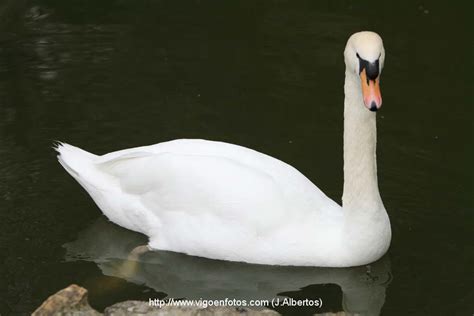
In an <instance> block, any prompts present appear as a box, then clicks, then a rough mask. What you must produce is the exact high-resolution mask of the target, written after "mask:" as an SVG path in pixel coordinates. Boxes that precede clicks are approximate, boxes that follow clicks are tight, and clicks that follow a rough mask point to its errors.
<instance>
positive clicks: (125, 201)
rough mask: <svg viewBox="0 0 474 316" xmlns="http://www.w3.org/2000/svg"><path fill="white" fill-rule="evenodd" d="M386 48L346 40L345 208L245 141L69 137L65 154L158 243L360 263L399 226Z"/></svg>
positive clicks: (379, 251)
mask: <svg viewBox="0 0 474 316" xmlns="http://www.w3.org/2000/svg"><path fill="white" fill-rule="evenodd" d="M384 59H385V50H384V47H383V42H382V39H381V37H380V36H379V35H378V34H376V33H374V32H368V31H364V32H358V33H355V34H353V35H352V36H351V37H350V38H349V39H348V41H347V44H346V47H345V50H344V60H345V64H346V70H345V84H344V93H345V99H344V187H343V196H342V207H341V206H340V205H339V204H337V203H336V202H334V201H333V200H331V199H330V198H328V197H327V196H326V195H325V194H324V193H323V192H322V191H321V190H320V189H319V188H318V187H317V186H315V185H314V184H313V183H312V182H311V181H310V180H308V179H307V178H306V177H305V176H304V175H303V174H301V173H300V172H299V171H298V170H297V169H295V168H294V167H292V166H290V165H288V164H286V163H284V162H282V161H280V160H278V159H276V158H273V157H270V156H268V155H265V154H263V153H260V152H257V151H254V150H252V149H249V148H245V147H242V146H238V145H233V144H228V143H224V142H216V141H207V140H200V139H179V140H173V141H168V142H163V143H158V144H155V145H151V146H144V147H136V148H131V149H125V150H120V151H116V152H112V153H108V154H105V155H102V156H98V155H94V154H91V153H89V152H87V151H84V150H82V149H80V148H77V147H74V146H72V145H69V144H66V143H61V142H60V143H58V144H57V145H56V147H55V149H56V151H57V152H58V160H59V163H60V164H61V165H62V166H63V167H64V168H65V169H66V171H67V172H68V173H69V174H70V175H71V176H72V177H73V178H74V179H75V180H76V181H77V182H79V184H80V185H81V186H82V187H83V188H84V189H85V190H86V191H87V192H88V193H89V195H90V196H91V197H92V199H93V200H94V202H95V203H96V204H97V206H98V207H99V208H100V209H101V210H102V212H103V213H104V214H105V216H106V217H107V218H108V219H109V220H110V221H112V222H114V223H115V224H117V225H120V226H122V227H125V228H127V229H129V230H133V231H136V232H140V233H142V234H145V235H146V236H148V245H147V247H148V249H151V250H167V251H173V252H181V253H185V254H188V255H193V256H200V257H206V258H210V259H220V260H228V261H241V262H247V263H255V264H268V265H293V266H320V267H351V266H359V265H364V264H368V263H370V262H374V261H376V260H378V259H379V258H380V257H382V256H383V255H384V254H385V253H386V251H387V250H388V247H389V245H390V240H391V228H390V220H389V217H388V214H387V212H386V210H385V207H384V205H383V202H382V199H381V197H380V193H379V189H378V183H377V167H376V113H375V112H376V111H377V110H378V109H379V108H380V106H381V104H382V98H381V94H380V88H379V82H380V74H381V71H382V68H383V65H384Z"/></svg>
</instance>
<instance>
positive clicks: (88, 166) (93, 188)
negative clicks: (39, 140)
mask: <svg viewBox="0 0 474 316" xmlns="http://www.w3.org/2000/svg"><path fill="white" fill-rule="evenodd" d="M53 148H54V150H56V151H57V152H58V156H57V157H58V161H59V163H60V164H61V166H63V168H64V169H65V170H66V171H67V172H68V173H69V174H70V175H71V176H72V177H73V178H74V179H75V180H76V181H77V182H79V184H80V185H81V186H82V187H83V188H84V189H86V191H87V192H88V193H89V194H90V195H91V196H92V198H95V197H96V195H97V192H98V191H100V188H105V187H106V182H105V180H106V179H104V175H103V174H102V173H101V172H100V171H99V170H98V169H97V168H96V165H95V161H96V160H97V158H98V157H99V156H97V155H94V154H91V153H89V152H87V151H85V150H83V149H80V148H78V147H75V146H72V145H69V144H66V143H62V142H57V143H56V144H55V145H54V147H53Z"/></svg>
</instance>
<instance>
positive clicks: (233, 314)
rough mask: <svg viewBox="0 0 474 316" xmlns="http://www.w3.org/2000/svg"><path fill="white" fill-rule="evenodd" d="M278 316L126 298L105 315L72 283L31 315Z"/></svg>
mask: <svg viewBox="0 0 474 316" xmlns="http://www.w3.org/2000/svg"><path fill="white" fill-rule="evenodd" d="M49 315H61V316H86V315H87V316H101V315H104V316H126V315H132V316H139V315H140V316H227V315H230V316H237V315H238V316H278V315H280V314H278V313H277V312H275V311H272V310H269V309H262V310H252V309H247V308H241V307H215V306H210V307H207V308H203V307H198V306H192V307H191V306H163V307H161V308H160V307H156V306H150V304H149V302H142V301H125V302H121V303H117V304H114V305H112V306H109V307H107V308H106V309H105V311H104V314H101V313H99V312H97V311H96V310H95V309H93V308H92V307H91V306H90V305H89V302H88V301H87V290H86V289H85V288H82V287H80V286H78V285H75V284H72V285H70V286H68V287H67V288H65V289H63V290H61V291H59V292H57V293H56V294H54V295H51V296H50V297H48V299H47V300H46V301H44V302H43V304H41V306H40V307H38V308H37V309H36V310H35V311H34V312H33V314H32V316H49Z"/></svg>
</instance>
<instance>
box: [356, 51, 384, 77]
mask: <svg viewBox="0 0 474 316" xmlns="http://www.w3.org/2000/svg"><path fill="white" fill-rule="evenodd" d="M357 58H359V73H361V72H362V70H364V69H365V74H366V75H367V82H368V80H375V79H377V77H378V76H379V71H380V68H379V60H378V59H377V60H376V61H374V62H373V63H371V62H368V61H367V60H365V59H362V58H360V56H359V54H357Z"/></svg>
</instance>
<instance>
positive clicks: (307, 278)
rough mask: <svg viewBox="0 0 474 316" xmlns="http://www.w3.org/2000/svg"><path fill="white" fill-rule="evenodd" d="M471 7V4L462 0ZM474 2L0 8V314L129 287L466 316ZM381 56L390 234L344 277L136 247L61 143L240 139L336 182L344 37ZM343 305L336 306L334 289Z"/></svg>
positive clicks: (132, 294)
mask: <svg viewBox="0 0 474 316" xmlns="http://www.w3.org/2000/svg"><path fill="white" fill-rule="evenodd" d="M466 3H467V2H466ZM469 18H472V8H470V7H467V6H464V5H461V4H457V3H456V4H455V3H447V2H445V1H405V2H404V3H402V2H396V3H395V1H394V2H393V3H391V2H390V3H389V2H382V1H319V2H318V1H306V2H301V1H298V2H291V3H290V2H287V1H258V2H257V1H243V2H237V1H226V2H225V4H224V1H204V0H203V1H145V0H142V1H132V0H107V1H101V2H100V4H98V1H92V0H87V1H86V0H83V1H79V0H74V1H67V2H66V1H59V0H37V1H27V0H23V1H3V3H0V180H1V181H0V314H1V315H10V314H11V315H17V314H28V313H30V312H31V311H33V310H34V309H35V308H36V307H37V306H39V305H40V304H41V302H42V301H43V300H44V299H45V298H46V297H48V296H49V295H50V294H52V293H54V292H56V291H57V290H59V289H61V288H64V287H66V286H67V285H69V284H71V283H77V284H79V285H82V286H84V287H86V288H87V289H88V290H89V298H90V302H91V305H93V306H94V307H95V308H97V309H103V308H104V307H106V306H108V305H110V304H113V303H115V302H118V301H123V300H127V299H143V300H147V299H148V298H164V297H168V298H169V297H175V298H183V297H187V298H199V297H202V298H218V297H230V298H234V297H235V298H247V299H251V298H261V297H272V296H275V295H277V294H280V295H283V296H290V297H294V298H321V299H322V300H323V302H324V307H323V309H321V310H319V309H315V308H313V309H310V308H307V309H283V308H280V309H278V311H279V312H283V313H287V314H294V315H299V314H307V315H311V314H313V313H317V312H323V311H340V310H343V309H346V310H348V311H362V312H364V311H372V312H373V313H375V314H376V313H378V310H380V309H381V314H383V315H400V314H410V315H428V314H429V315H455V314H466V315H467V314H472V312H473V307H474V306H473V305H474V304H473V302H474V297H473V287H472V285H471V284H472V281H473V278H472V276H473V269H472V266H473V260H472V254H473V251H474V249H473V242H472V231H473V227H474V225H473V224H474V222H473V216H472V213H473V186H472V176H473V168H472V161H473V134H472V106H473V102H472V101H473V98H472V87H473V82H472V74H471V72H472V70H473V67H472V57H473V53H472V37H473V34H472V31H471V30H472V28H473V25H472V22H471V21H469ZM364 29H369V30H374V31H377V32H378V33H379V34H381V36H382V37H383V39H384V43H385V48H386V51H387V56H386V64H385V69H384V72H383V75H382V95H383V98H384V104H383V107H382V110H381V112H379V113H378V138H379V143H378V144H379V147H378V167H379V184H380V190H381V193H382V197H383V200H384V203H385V206H386V208H387V210H388V212H389V215H390V218H391V222H392V230H393V240H392V245H391V248H390V250H389V252H388V254H387V256H386V257H385V258H384V260H382V261H381V262H378V263H376V264H373V265H371V268H370V272H369V273H368V272H367V268H366V267H360V268H354V269H316V268H306V269H301V268H278V267H265V266H253V265H246V264H236V263H226V262H219V261H212V260H206V259H200V258H193V257H187V256H184V255H178V254H170V253H158V254H146V255H145V256H144V257H143V258H142V262H141V263H139V264H137V265H136V266H135V267H132V268H131V269H129V270H130V271H129V272H130V273H123V270H121V268H120V267H121V266H122V265H123V260H124V259H125V258H126V257H127V254H128V251H130V250H131V249H132V248H133V247H134V246H136V245H139V244H140V243H142V242H143V240H144V239H143V236H139V235H137V234H134V233H131V232H128V231H125V230H123V229H121V228H118V227H116V226H114V225H112V224H110V223H107V222H106V221H105V220H104V218H103V217H102V215H101V213H100V211H99V209H98V208H97V207H96V206H95V205H94V204H93V202H92V200H91V199H90V198H89V197H88V196H87V194H86V193H85V192H84V191H83V190H82V189H81V188H80V187H79V185H78V184H77V183H75V182H74V180H73V179H72V178H71V177H70V176H69V175H67V174H66V172H65V171H64V170H62V168H61V167H60V166H59V164H58V163H57V161H56V158H55V154H54V153H53V151H52V150H51V144H52V141H53V140H62V141H67V142H70V143H72V144H75V145H78V146H80V147H83V148H86V149H88V150H90V151H92V152H94V153H97V154H102V153H106V152H109V151H113V150H117V149H122V148H127V147H135V146H138V145H145V144H152V143H157V142H161V141H165V140H169V139H174V138H184V137H186V138H206V139H213V140H221V141H227V142H231V143H236V144H240V145H244V146H247V147H251V148H254V149H257V150H259V151H262V152H264V153H267V154H270V155H272V156H274V157H277V158H279V159H281V160H284V161H286V162H288V163H290V164H292V165H293V166H295V167H297V168H298V169H299V170H301V171H302V172H303V173H304V174H305V175H306V176H307V177H308V178H309V179H311V180H312V181H313V182H315V183H316V184H317V185H318V186H319V187H320V188H321V189H322V190H323V191H324V192H326V193H327V194H328V195H329V196H330V197H332V198H333V199H335V200H336V201H340V196H341V194H342V110H343V89H342V85H343V79H344V64H343V58H342V50H343V48H344V45H345V42H346V40H347V38H348V36H349V35H350V34H351V33H353V32H355V31H359V30H364ZM343 297H344V298H343Z"/></svg>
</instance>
